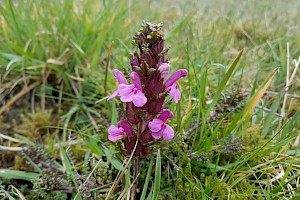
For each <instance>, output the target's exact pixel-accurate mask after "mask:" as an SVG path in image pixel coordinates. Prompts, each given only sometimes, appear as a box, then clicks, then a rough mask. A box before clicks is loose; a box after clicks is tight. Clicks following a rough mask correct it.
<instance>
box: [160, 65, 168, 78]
mask: <svg viewBox="0 0 300 200" xmlns="http://www.w3.org/2000/svg"><path fill="white" fill-rule="evenodd" d="M158 71H159V72H160V76H161V77H162V78H165V77H166V76H168V74H169V71H170V65H169V64H168V63H162V64H161V65H159V67H158Z"/></svg>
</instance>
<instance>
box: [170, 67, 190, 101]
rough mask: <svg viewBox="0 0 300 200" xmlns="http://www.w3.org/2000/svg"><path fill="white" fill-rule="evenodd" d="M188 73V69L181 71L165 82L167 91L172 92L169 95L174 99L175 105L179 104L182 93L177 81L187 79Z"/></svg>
mask: <svg viewBox="0 0 300 200" xmlns="http://www.w3.org/2000/svg"><path fill="white" fill-rule="evenodd" d="M187 74H188V71H187V70H186V69H180V70H177V71H175V72H174V73H173V74H172V75H171V76H170V77H169V78H168V80H167V81H166V82H165V87H166V91H170V93H169V95H170V96H171V97H173V99H174V101H175V103H178V101H179V99H180V97H181V93H180V91H179V89H178V87H177V85H176V81H177V80H179V79H180V78H183V77H186V76H187Z"/></svg>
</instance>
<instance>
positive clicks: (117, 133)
mask: <svg viewBox="0 0 300 200" xmlns="http://www.w3.org/2000/svg"><path fill="white" fill-rule="evenodd" d="M108 133H109V136H108V139H109V140H110V141H112V142H115V141H117V140H118V139H120V138H122V137H124V134H123V133H124V129H123V128H118V127H116V126H115V125H111V126H110V127H109V129H108Z"/></svg>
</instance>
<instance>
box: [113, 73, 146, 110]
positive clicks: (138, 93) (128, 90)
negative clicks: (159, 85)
mask: <svg viewBox="0 0 300 200" xmlns="http://www.w3.org/2000/svg"><path fill="white" fill-rule="evenodd" d="M114 76H115V77H116V78H117V80H118V82H119V84H120V85H119V87H118V89H117V90H116V91H115V92H114V93H113V94H112V95H110V96H109V98H108V100H109V99H111V98H114V97H116V96H121V98H120V99H121V101H122V102H132V103H133V104H134V105H135V106H136V107H142V106H144V105H145V104H146V102H147V98H146V96H145V94H144V93H143V91H142V84H141V79H140V77H139V75H138V73H136V72H132V73H131V74H130V80H131V82H132V83H133V84H132V85H129V84H128V82H127V80H126V78H125V77H124V75H123V74H122V72H120V71H119V70H114Z"/></svg>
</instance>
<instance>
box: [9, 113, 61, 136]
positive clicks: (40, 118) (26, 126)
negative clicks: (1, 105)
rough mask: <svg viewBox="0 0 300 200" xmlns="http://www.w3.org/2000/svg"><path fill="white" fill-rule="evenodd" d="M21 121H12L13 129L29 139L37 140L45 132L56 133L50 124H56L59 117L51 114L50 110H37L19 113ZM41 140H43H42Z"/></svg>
mask: <svg viewBox="0 0 300 200" xmlns="http://www.w3.org/2000/svg"><path fill="white" fill-rule="evenodd" d="M20 117H21V123H20V124H16V123H14V127H15V128H14V131H15V132H17V133H19V134H22V135H24V136H26V137H27V138H28V139H29V140H31V141H39V139H42V138H43V136H46V134H45V133H57V130H56V129H53V128H49V127H50V126H58V125H59V124H60V123H59V118H58V116H55V115H53V112H52V110H44V111H42V110H38V111H37V112H35V113H26V114H20ZM42 141H43V140H42Z"/></svg>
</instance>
